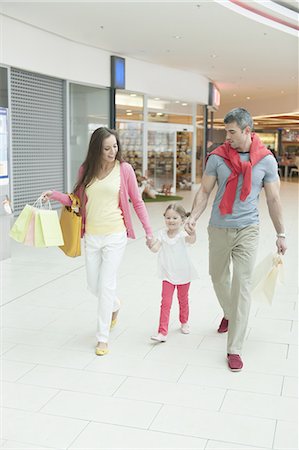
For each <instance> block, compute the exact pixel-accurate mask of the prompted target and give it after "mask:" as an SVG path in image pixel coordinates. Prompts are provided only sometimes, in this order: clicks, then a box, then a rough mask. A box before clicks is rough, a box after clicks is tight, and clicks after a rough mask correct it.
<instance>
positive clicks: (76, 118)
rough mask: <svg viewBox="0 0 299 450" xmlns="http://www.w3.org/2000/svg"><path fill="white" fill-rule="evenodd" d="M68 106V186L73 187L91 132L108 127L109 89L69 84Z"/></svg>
mask: <svg viewBox="0 0 299 450" xmlns="http://www.w3.org/2000/svg"><path fill="white" fill-rule="evenodd" d="M69 105H70V109H69V117H70V120H69V124H70V133H69V136H70V137H69V139H70V149H69V153H70V162H69V163H70V164H69V165H70V173H69V178H70V179H69V184H70V186H73V185H74V183H75V181H76V179H77V174H78V169H79V167H80V165H81V164H82V162H83V161H84V159H85V156H86V152H87V149H88V143H89V139H90V136H91V134H92V132H93V131H94V130H95V129H96V128H98V127H102V126H105V127H108V126H109V109H110V108H109V89H105V88H102V89H101V88H95V87H92V86H84V85H80V84H75V83H69Z"/></svg>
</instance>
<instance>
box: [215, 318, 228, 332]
mask: <svg viewBox="0 0 299 450" xmlns="http://www.w3.org/2000/svg"><path fill="white" fill-rule="evenodd" d="M227 330H228V320H227V319H226V318H225V317H223V319H222V320H221V322H220V325H219V328H218V330H217V331H218V333H226V332H227Z"/></svg>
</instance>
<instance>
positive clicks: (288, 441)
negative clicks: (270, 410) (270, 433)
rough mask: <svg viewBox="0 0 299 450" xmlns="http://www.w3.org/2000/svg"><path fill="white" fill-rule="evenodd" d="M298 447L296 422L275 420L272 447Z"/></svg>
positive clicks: (285, 448) (279, 448)
mask: <svg viewBox="0 0 299 450" xmlns="http://www.w3.org/2000/svg"><path fill="white" fill-rule="evenodd" d="M298 447H299V446H298V423H297V422H284V421H281V420H279V421H278V422H277V427H276V432H275V440H274V445H273V448H274V449H278V450H281V449H284V450H287V449H289V450H294V449H297V448H298Z"/></svg>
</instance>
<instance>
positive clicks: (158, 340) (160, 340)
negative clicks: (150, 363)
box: [151, 337, 166, 342]
mask: <svg viewBox="0 0 299 450" xmlns="http://www.w3.org/2000/svg"><path fill="white" fill-rule="evenodd" d="M151 340H152V341H155V342H166V339H164V340H162V339H156V338H154V337H151Z"/></svg>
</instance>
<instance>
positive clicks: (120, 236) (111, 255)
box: [86, 233, 127, 342]
mask: <svg viewBox="0 0 299 450" xmlns="http://www.w3.org/2000/svg"><path fill="white" fill-rule="evenodd" d="M126 243H127V236H126V233H115V234H111V235H108V236H88V238H87V239H86V263H87V264H86V269H87V280H88V284H89V287H90V289H91V290H92V292H93V293H94V294H95V295H96V296H97V297H98V314H97V318H98V319H97V334H96V336H97V339H98V341H99V342H108V337H109V331H110V324H111V317H112V312H113V311H115V310H117V309H118V308H119V300H118V298H117V295H116V281H117V271H118V268H119V265H120V262H121V260H122V257H123V254H124V251H125V247H126ZM95 247H96V248H97V251H95ZM96 269H97V270H96Z"/></svg>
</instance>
